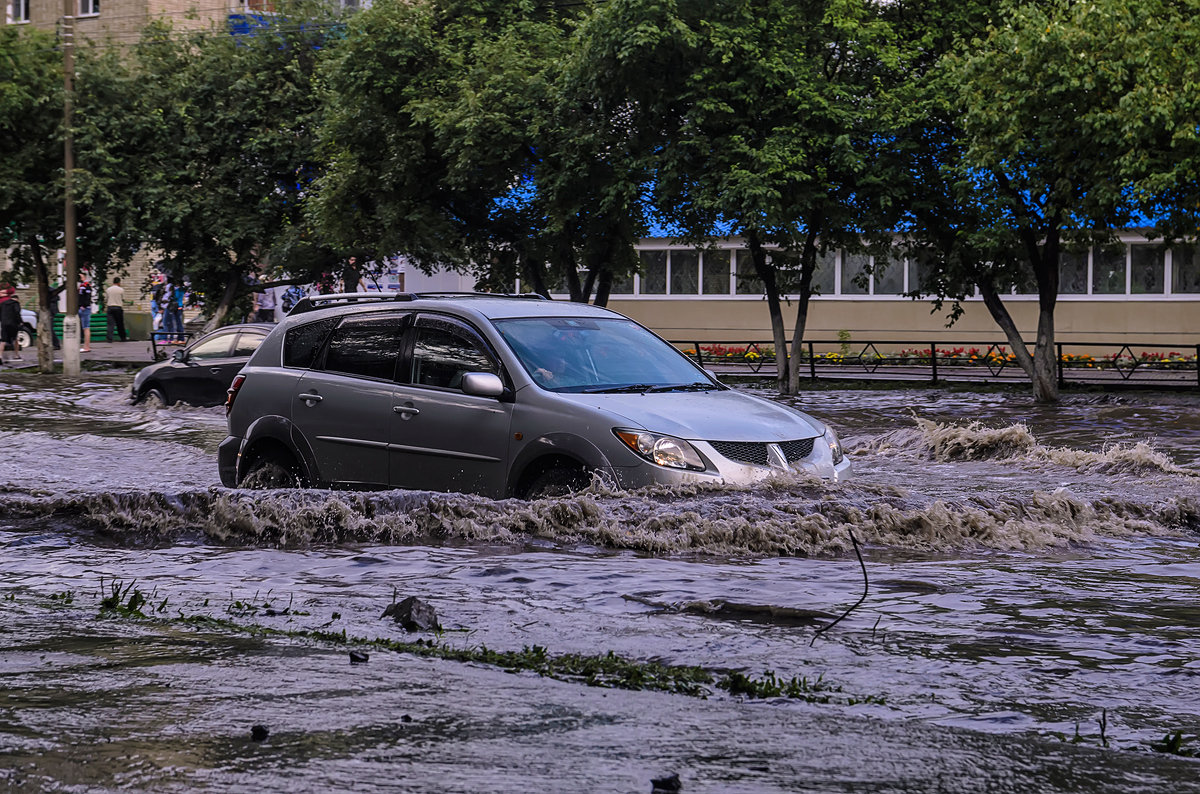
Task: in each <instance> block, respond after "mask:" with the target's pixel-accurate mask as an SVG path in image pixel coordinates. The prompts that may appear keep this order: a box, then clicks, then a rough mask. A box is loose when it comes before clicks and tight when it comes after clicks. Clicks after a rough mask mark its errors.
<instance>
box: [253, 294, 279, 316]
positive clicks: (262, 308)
mask: <svg viewBox="0 0 1200 794" xmlns="http://www.w3.org/2000/svg"><path fill="white" fill-rule="evenodd" d="M254 322H256V323H273V322H275V290H274V289H272V288H267V289H264V290H262V291H261V292H256V293H254Z"/></svg>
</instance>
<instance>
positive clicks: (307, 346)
mask: <svg viewBox="0 0 1200 794" xmlns="http://www.w3.org/2000/svg"><path fill="white" fill-rule="evenodd" d="M337 322H338V318H336V317H328V318H326V319H324V320H317V321H316V322H315V323H306V324H304V325H298V326H296V327H295V328H291V329H289V330H288V332H287V335H286V336H285V337H284V338H283V365H284V366H285V367H299V368H301V369H308V368H309V367H311V366H312V365H313V364H314V363H315V362H316V360H317V356H318V355H319V354H320V352H321V348H322V347H324V346H325V338H326V337H328V336H329V332H330V331H332V330H333V327H334V326H335V325H337Z"/></svg>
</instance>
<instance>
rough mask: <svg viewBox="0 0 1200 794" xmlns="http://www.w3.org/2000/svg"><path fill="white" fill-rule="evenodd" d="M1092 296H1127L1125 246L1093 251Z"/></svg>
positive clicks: (1105, 247)
mask: <svg viewBox="0 0 1200 794" xmlns="http://www.w3.org/2000/svg"><path fill="white" fill-rule="evenodd" d="M1092 294H1093V295H1124V294H1125V246H1123V245H1120V246H1117V245H1108V246H1104V247H1101V248H1094V249H1092Z"/></svg>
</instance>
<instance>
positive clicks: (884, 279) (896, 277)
mask: <svg viewBox="0 0 1200 794" xmlns="http://www.w3.org/2000/svg"><path fill="white" fill-rule="evenodd" d="M875 294H876V295H903V294H904V260H903V259H892V258H891V257H884V256H877V257H875Z"/></svg>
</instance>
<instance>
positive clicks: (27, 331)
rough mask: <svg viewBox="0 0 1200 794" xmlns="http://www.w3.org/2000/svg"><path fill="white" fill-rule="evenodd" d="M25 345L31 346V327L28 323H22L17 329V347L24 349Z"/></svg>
mask: <svg viewBox="0 0 1200 794" xmlns="http://www.w3.org/2000/svg"><path fill="white" fill-rule="evenodd" d="M27 347H33V329H32V328H30V327H29V326H28V325H22V326H21V328H20V329H19V330H18V331H17V348H18V349H19V350H24V349H25V348H27Z"/></svg>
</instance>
